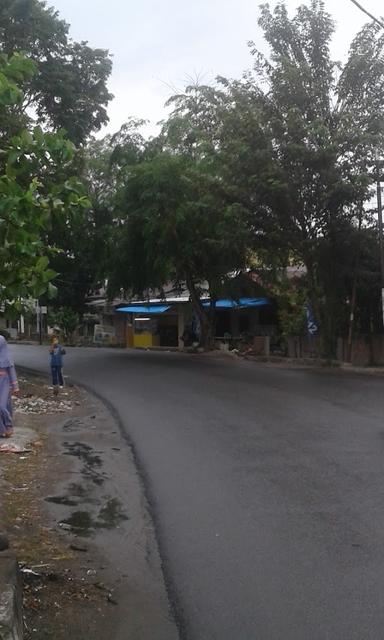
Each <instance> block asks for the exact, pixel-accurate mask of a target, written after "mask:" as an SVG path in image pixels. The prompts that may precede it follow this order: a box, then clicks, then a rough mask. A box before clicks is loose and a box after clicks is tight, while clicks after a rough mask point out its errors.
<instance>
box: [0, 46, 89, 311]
mask: <svg viewBox="0 0 384 640" xmlns="http://www.w3.org/2000/svg"><path fill="white" fill-rule="evenodd" d="M34 72H35V65H34V64H33V63H32V62H31V61H30V60H27V59H26V58H24V57H22V56H20V55H17V54H15V55H14V56H12V57H11V58H9V59H8V58H7V57H6V56H4V55H2V56H0V121H1V120H3V119H5V120H7V119H8V117H9V116H10V114H11V112H12V111H13V110H14V109H15V108H19V107H20V105H22V103H23V98H24V95H23V91H22V87H23V82H28V81H29V80H30V78H31V77H32V75H33V73H34ZM73 154H74V147H73V144H72V143H71V142H70V141H69V140H67V139H65V137H64V136H63V135H62V134H56V133H43V131H42V130H41V128H39V127H35V128H34V129H31V130H28V129H26V128H22V129H20V130H19V131H17V133H16V134H15V135H14V136H13V137H12V138H11V139H10V141H9V143H7V144H6V145H4V146H1V147H0V155H1V158H2V167H1V170H0V303H1V305H2V307H3V308H4V307H5V309H6V310H9V311H12V310H13V311H16V312H17V311H20V310H21V308H22V305H23V300H24V299H26V298H28V297H32V298H37V297H39V296H41V295H43V294H44V293H45V292H46V291H47V290H49V287H50V283H51V281H52V279H53V277H54V276H55V272H54V271H53V270H52V269H51V268H50V267H49V258H50V256H51V255H52V252H53V251H54V248H52V247H49V246H47V243H46V234H47V232H48V230H49V228H50V225H51V224H52V219H53V217H54V216H58V215H60V216H63V217H66V218H67V217H68V216H71V215H73V214H74V213H75V212H76V211H77V210H79V209H82V208H83V207H86V206H87V199H86V198H85V196H84V195H83V194H82V190H81V185H80V184H79V183H78V181H77V179H75V178H68V176H67V169H68V167H70V166H71V163H72V158H73ZM60 176H63V179H60Z"/></svg>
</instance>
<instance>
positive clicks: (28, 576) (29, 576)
mask: <svg viewBox="0 0 384 640" xmlns="http://www.w3.org/2000/svg"><path fill="white" fill-rule="evenodd" d="M20 573H21V575H22V576H23V578H24V581H25V582H27V583H32V582H35V581H36V580H41V574H40V573H37V572H36V571H33V569H28V567H20Z"/></svg>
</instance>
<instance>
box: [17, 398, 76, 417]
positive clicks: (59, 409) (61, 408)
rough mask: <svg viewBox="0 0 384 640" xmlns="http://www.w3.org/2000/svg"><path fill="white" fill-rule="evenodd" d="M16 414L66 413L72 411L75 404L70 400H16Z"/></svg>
mask: <svg viewBox="0 0 384 640" xmlns="http://www.w3.org/2000/svg"><path fill="white" fill-rule="evenodd" d="M13 403H14V408H15V411H16V413H23V414H28V413H66V412H67V411H71V409H72V407H73V403H72V402H71V401H70V400H55V399H52V400H49V399H45V398H38V397H37V396H32V397H23V398H15V399H14V401H13Z"/></svg>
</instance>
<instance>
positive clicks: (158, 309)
mask: <svg viewBox="0 0 384 640" xmlns="http://www.w3.org/2000/svg"><path fill="white" fill-rule="evenodd" d="M170 308H171V307H170V305H166V304H149V305H134V304H132V305H129V306H128V307H120V308H119V309H116V311H120V313H148V314H152V315H154V314H156V313H164V311H168V309H170Z"/></svg>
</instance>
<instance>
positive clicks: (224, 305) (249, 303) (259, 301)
mask: <svg viewBox="0 0 384 640" xmlns="http://www.w3.org/2000/svg"><path fill="white" fill-rule="evenodd" d="M210 304H211V303H210V302H209V301H207V302H204V303H203V307H209V305H210ZM267 304H269V300H268V298H239V299H238V300H231V299H229V298H228V299H226V298H223V299H221V300H216V303H215V308H216V309H249V308H252V307H263V306H265V305H267Z"/></svg>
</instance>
